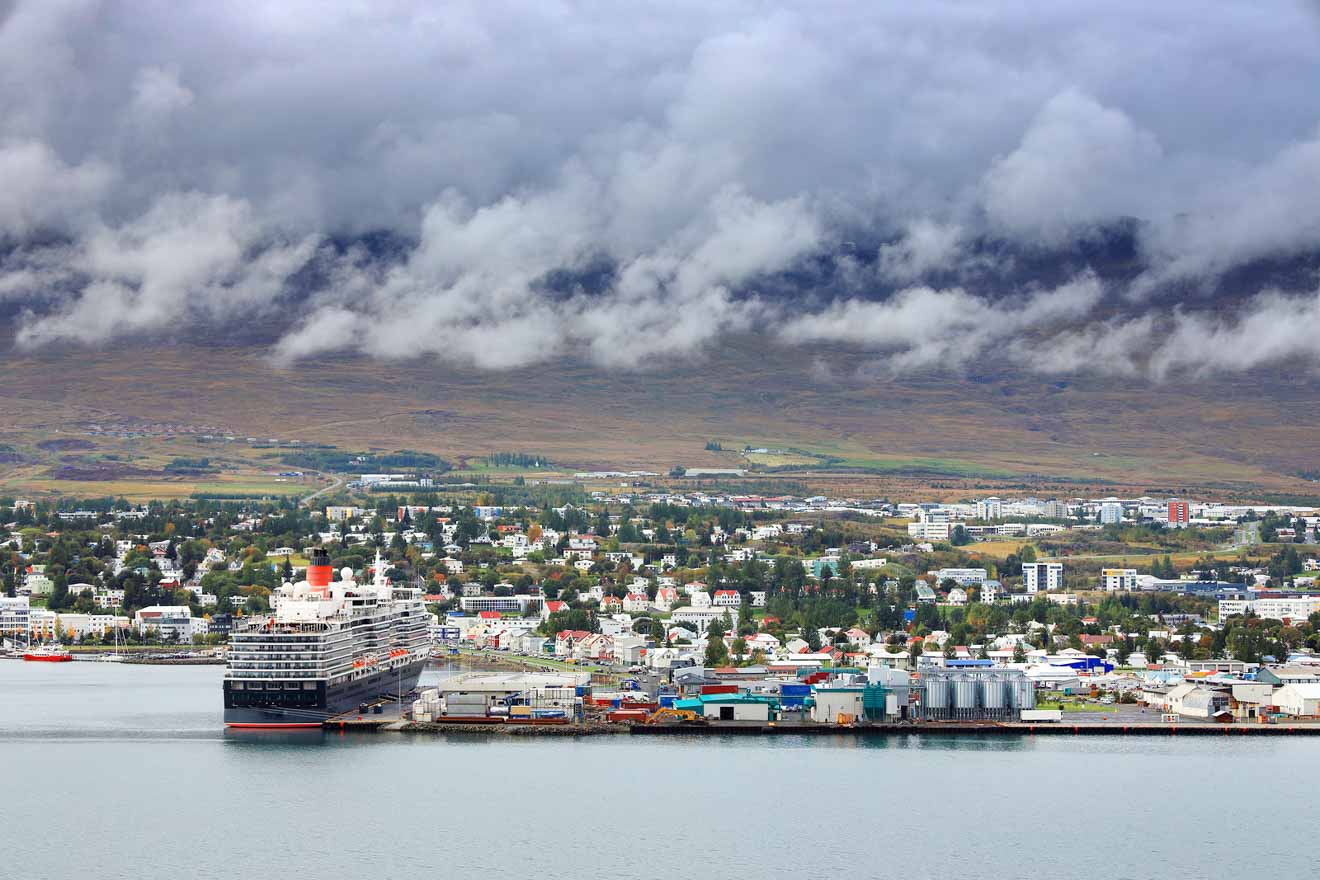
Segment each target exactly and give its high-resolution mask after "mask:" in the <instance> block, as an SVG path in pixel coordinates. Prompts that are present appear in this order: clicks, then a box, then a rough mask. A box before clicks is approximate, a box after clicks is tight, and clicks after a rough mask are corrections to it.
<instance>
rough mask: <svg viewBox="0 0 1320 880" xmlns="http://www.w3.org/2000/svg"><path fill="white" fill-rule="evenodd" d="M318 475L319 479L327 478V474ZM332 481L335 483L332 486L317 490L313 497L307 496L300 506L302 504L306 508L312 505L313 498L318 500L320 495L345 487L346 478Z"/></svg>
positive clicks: (337, 478) (317, 473)
mask: <svg viewBox="0 0 1320 880" xmlns="http://www.w3.org/2000/svg"><path fill="white" fill-rule="evenodd" d="M316 475H317V476H318V477H324V476H325V474H323V473H320V472H316ZM332 479H333V480H334V483H332V484H331V485H329V486H325V487H323V488H321V489H317V490H316V491H315V492H313V493H312V494H311V495H307V496H305V497H304V498H303V499H302V500H301V501H299V502H298V503H299V504H302V505H304V506H307V505H310V504H311V502H312V499H313V498H316V497H317V496H319V495H324V494H325V493H326V492H333V491H334V490H336V489H338V488H339V487H340V486H342V485H344V478H343V477H333V478H332Z"/></svg>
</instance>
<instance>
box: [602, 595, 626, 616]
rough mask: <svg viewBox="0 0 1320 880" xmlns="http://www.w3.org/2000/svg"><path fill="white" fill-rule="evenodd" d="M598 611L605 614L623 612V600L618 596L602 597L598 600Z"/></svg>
mask: <svg viewBox="0 0 1320 880" xmlns="http://www.w3.org/2000/svg"><path fill="white" fill-rule="evenodd" d="M600 610H601V611H602V612H605V613H607V614H608V613H610V612H614V611H622V610H623V600H622V599H620V598H619V597H618V596H604V597H602V598H601V600H600Z"/></svg>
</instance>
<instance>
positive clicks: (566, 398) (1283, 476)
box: [0, 338, 1320, 493]
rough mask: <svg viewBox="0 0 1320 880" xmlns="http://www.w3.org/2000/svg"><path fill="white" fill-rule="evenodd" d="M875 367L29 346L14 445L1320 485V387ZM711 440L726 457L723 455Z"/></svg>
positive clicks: (7, 407)
mask: <svg viewBox="0 0 1320 880" xmlns="http://www.w3.org/2000/svg"><path fill="white" fill-rule="evenodd" d="M860 362H861V360H860V356H858V355H855V354H850V353H848V352H842V351H834V352H821V351H817V352H813V353H811V354H806V353H804V352H803V351H802V350H800V349H789V348H784V347H780V346H777V345H774V344H767V343H766V342H764V341H763V340H759V339H750V338H742V339H735V340H730V341H729V342H728V344H727V345H726V346H724V347H723V348H721V349H720V350H718V351H714V352H711V353H709V354H708V355H707V356H705V357H703V358H699V359H687V358H675V359H672V360H670V361H666V362H657V363H654V364H650V365H647V366H646V367H645V368H643V369H641V370H638V371H635V372H612V373H611V372H608V371H604V370H601V369H599V368H596V367H592V366H588V365H583V364H578V363H562V364H557V365H553V366H542V367H536V368H529V369H524V370H517V371H511V372H505V373H484V372H479V371H475V370H470V369H463V368H455V367H453V366H450V365H446V364H442V363H437V362H435V361H431V360H409V361H400V362H394V363H382V362H373V361H368V360H365V359H360V358H355V357H337V358H325V359H321V360H318V361H314V362H308V363H304V364H300V365H298V366H297V367H294V368H290V369H277V368H275V367H274V366H272V365H271V364H270V363H269V361H268V360H267V359H266V357H265V351H264V350H258V349H254V348H234V347H201V346H165V347H160V348H153V349H149V350H143V349H138V348H133V349H128V348H107V349H104V350H92V351H84V350H69V351H62V352H43V353H37V354H30V355H15V354H13V353H10V354H9V355H8V356H6V359H5V361H4V362H3V363H4V366H3V372H4V376H5V382H4V385H3V391H0V426H2V427H0V442H4V443H8V444H10V445H17V446H20V447H24V448H27V447H26V446H25V444H32V443H35V442H36V441H38V440H41V439H46V438H49V437H50V436H51V435H52V434H53V433H54V432H56V431H60V432H73V433H79V432H82V431H85V430H86V429H87V426H88V425H91V424H98V425H101V426H103V427H104V426H106V425H112V424H119V425H121V426H123V425H128V426H132V425H138V426H142V425H158V426H160V425H164V426H174V429H177V427H178V426H193V427H195V428H197V429H199V430H201V429H204V430H211V431H224V430H228V431H233V432H235V433H237V434H239V435H240V436H247V435H253V436H260V437H280V438H296V439H300V440H304V441H319V442H328V443H334V444H337V445H339V446H342V447H345V448H366V447H375V448H385V449H398V448H404V447H406V448H413V449H421V450H426V451H431V452H436V453H439V454H441V455H444V456H446V457H449V458H451V459H461V458H463V457H468V456H481V455H484V454H487V453H489V452H492V451H498V450H515V451H526V452H536V453H540V454H543V455H547V456H549V457H550V458H551V459H553V460H554V461H556V462H560V463H563V464H564V465H566V466H569V467H572V468H604V467H620V468H621V467H630V468H647V469H651V470H667V469H668V468H669V467H670V466H672V465H674V464H683V465H686V466H688V467H693V466H702V465H705V466H723V467H733V466H745V465H746V461H745V459H744V458H743V456H741V455H739V454H737V453H736V452H735V451H734V450H737V449H741V448H742V446H743V445H745V444H750V445H753V446H770V447H775V448H782V449H790V448H791V449H794V450H797V451H798V453H795V455H797V457H793V456H790V457H789V458H788V459H786V461H788V462H790V463H792V462H801V461H802V457H801V455H800V453H809V454H812V455H815V456H818V457H819V458H816V459H814V460H815V461H816V462H817V465H818V467H817V470H820V469H821V467H822V466H824V465H829V466H830V467H831V468H832V469H835V470H838V469H841V468H842V469H844V470H845V473H850V474H852V475H854V476H856V475H857V474H858V473H862V472H870V473H874V474H881V475H886V476H889V477H896V476H903V475H905V474H907V475H912V476H914V477H922V476H929V477H931V478H932V479H933V478H935V477H939V476H950V477H962V478H968V477H971V478H977V479H981V480H982V481H983V482H986V485H994V484H1006V483H1007V484H1018V483H1026V484H1042V483H1056V482H1058V481H1060V480H1071V481H1077V482H1080V483H1087V482H1099V483H1104V482H1108V483H1112V484H1114V485H1115V486H1116V487H1138V488H1139V487H1150V488H1154V489H1159V488H1173V487H1209V488H1218V489H1221V490H1223V491H1226V492H1229V493H1235V492H1242V491H1248V490H1269V491H1283V492H1303V493H1304V492H1308V491H1311V489H1310V485H1311V484H1309V483H1308V482H1306V481H1304V480H1302V479H1300V478H1299V477H1298V474H1299V472H1304V471H1309V470H1316V469H1320V466H1318V465H1317V462H1320V434H1318V433H1317V432H1316V431H1315V430H1314V428H1315V419H1314V417H1313V416H1312V414H1311V410H1312V407H1313V405H1314V402H1315V388H1314V386H1313V385H1312V384H1311V383H1309V382H1298V381H1295V380H1289V379H1286V378H1280V377H1270V376H1266V377H1261V376H1250V377H1230V378H1227V379H1223V380H1215V381H1206V382H1201V383H1198V384H1166V385H1156V384H1148V383H1133V382H1124V383H1117V382H1112V381H1110V382H1103V381H1098V380H1085V379H1084V380H1078V381H1073V382H1062V381H1058V382H1056V381H1051V380H1047V379H1042V378H1040V377H1035V376H1030V375H1027V374H1024V373H1020V372H1019V373H1013V372H1009V371H1003V372H1000V373H987V374H985V375H980V376H977V377H975V378H968V377H964V376H959V375H938V374H926V375H921V376H916V377H907V378H901V379H859V378H853V377H854V376H855V375H856V370H855V366H856V364H858V363H860ZM822 363H824V364H827V365H828V369H825V368H823V367H822ZM831 377H833V378H831ZM839 377H842V378H839ZM710 439H719V440H721V441H722V443H723V445H724V449H725V450H726V451H725V452H723V453H720V452H709V451H706V450H705V449H704V448H703V447H704V445H705V443H706V441H708V440H710ZM143 442H146V441H145V440H144V441H143ZM807 460H808V461H810V460H813V459H811V458H810V457H808V458H807ZM766 461H768V462H769V463H772V464H773V463H775V462H776V461H777V459H774V458H773V457H772V458H770V459H767V460H766ZM0 467H4V465H2V464H0Z"/></svg>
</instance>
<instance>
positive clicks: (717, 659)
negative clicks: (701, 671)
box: [706, 617, 746, 667]
mask: <svg viewBox="0 0 1320 880" xmlns="http://www.w3.org/2000/svg"><path fill="white" fill-rule="evenodd" d="M726 632H728V630H727V628H726V626H725V623H724V620H723V619H721V618H719V617H717V618H715V619H714V620H712V621H711V622H710V626H709V627H708V628H707V629H706V666H707V667H712V666H724V665H727V664H728V662H729V649H728V647H727V646H726V645H725V644H724V634H725V633H726ZM744 647H746V645H744Z"/></svg>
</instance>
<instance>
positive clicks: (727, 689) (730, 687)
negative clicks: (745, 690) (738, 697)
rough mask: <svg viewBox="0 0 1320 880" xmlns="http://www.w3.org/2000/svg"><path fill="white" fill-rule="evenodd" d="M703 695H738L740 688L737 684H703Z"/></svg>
mask: <svg viewBox="0 0 1320 880" xmlns="http://www.w3.org/2000/svg"><path fill="white" fill-rule="evenodd" d="M701 693H702V695H703V696H704V695H705V694H736V693H738V686H737V685H736V684H703V685H702V686H701Z"/></svg>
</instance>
